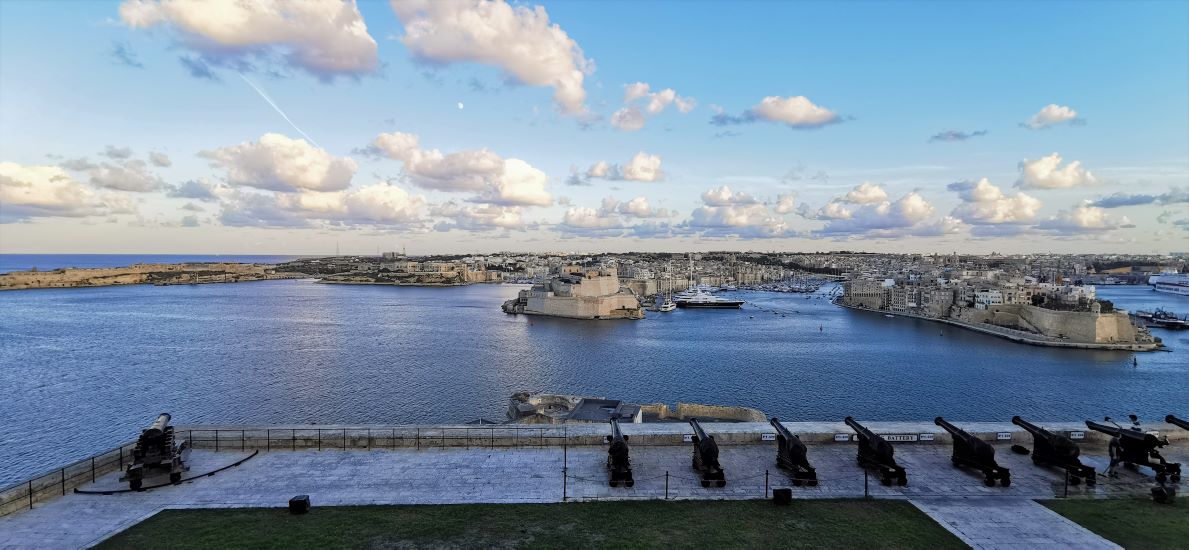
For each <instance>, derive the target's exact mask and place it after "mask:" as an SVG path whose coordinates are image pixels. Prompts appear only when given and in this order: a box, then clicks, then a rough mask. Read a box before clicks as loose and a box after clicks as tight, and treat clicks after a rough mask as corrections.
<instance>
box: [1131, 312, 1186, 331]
mask: <svg viewBox="0 0 1189 550" xmlns="http://www.w3.org/2000/svg"><path fill="white" fill-rule="evenodd" d="M1135 316H1136V318H1138V319H1139V320H1141V321H1143V322H1144V324H1145V325H1147V326H1149V327H1157V328H1166V329H1172V330H1182V329H1186V328H1189V320H1186V319H1184V318H1181V317H1177V314H1176V313H1173V312H1171V311H1165V310H1164V309H1160V308H1157V309H1156V311H1137V312H1135Z"/></svg>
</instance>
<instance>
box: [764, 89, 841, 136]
mask: <svg viewBox="0 0 1189 550" xmlns="http://www.w3.org/2000/svg"><path fill="white" fill-rule="evenodd" d="M752 112H754V113H755V115H756V116H757V117H759V118H762V119H764V120H770V121H773V122H783V123H785V124H788V125H789V126H793V127H807V128H812V127H817V126H824V125H826V124H830V123H831V122H837V121H838V115H837V114H836V113H834V111H831V110H829V109H826V108H825V107H819V106H817V105H814V104H813V102H812V101H809V98H807V97H805V96H803V95H799V96H796V97H779V96H768V97H765V98H764V99H763V100H762V101H760V104H759V105H756V106H755V107H753V108H752Z"/></svg>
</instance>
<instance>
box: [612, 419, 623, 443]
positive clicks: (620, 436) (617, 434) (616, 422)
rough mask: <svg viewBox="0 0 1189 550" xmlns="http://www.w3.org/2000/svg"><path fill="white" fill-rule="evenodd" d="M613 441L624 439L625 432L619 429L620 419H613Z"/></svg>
mask: <svg viewBox="0 0 1189 550" xmlns="http://www.w3.org/2000/svg"><path fill="white" fill-rule="evenodd" d="M611 439H623V432H622V431H620V429H619V419H618V418H612V419H611Z"/></svg>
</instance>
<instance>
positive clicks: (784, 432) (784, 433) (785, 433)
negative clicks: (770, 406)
mask: <svg viewBox="0 0 1189 550" xmlns="http://www.w3.org/2000/svg"><path fill="white" fill-rule="evenodd" d="M768 423H769V424H772V427H773V428H776V433H778V434H780V435H781V437H783V438H785V439H792V438H793V432H790V431H789V429H788V428H786V427H784V424H781V423H780V419H779V418H776V417H775V416H774V417H772V419H771V420H769V421H768Z"/></svg>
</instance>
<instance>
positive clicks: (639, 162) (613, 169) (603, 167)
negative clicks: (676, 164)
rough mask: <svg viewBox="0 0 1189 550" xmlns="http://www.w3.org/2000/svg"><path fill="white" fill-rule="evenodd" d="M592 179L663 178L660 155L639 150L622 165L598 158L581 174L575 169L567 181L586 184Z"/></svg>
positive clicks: (655, 179) (632, 179)
mask: <svg viewBox="0 0 1189 550" xmlns="http://www.w3.org/2000/svg"><path fill="white" fill-rule="evenodd" d="M592 179H607V180H627V181H644V182H654V181H661V180H663V179H665V172H664V170H662V169H661V157H660V156H658V155H650V154H648V153H645V152H644V151H640V152H639V153H636V155H635V156H633V157H632V159H631V160H629V161H628V162H627V163H626V164H623V165H619V164H611V163H609V162H607V161H604V160H600V161H599V162H596V163H594V164H592V165H591V166H590V168H587V169H586V172H585V173H584V174H582V175H579V174H578V173H577V171H576V170H575V171H574V173H573V174H572V175H571V176H570V179H569V180H568V181H567V183H569V184H570V185H587V184H589V183H590V180H592Z"/></svg>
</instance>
